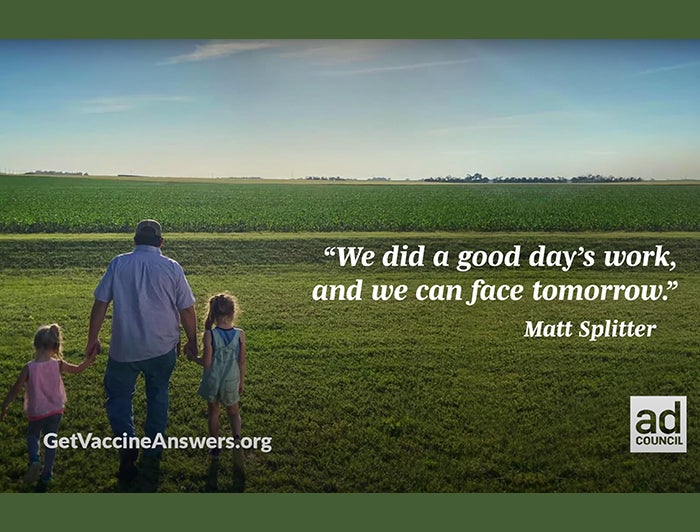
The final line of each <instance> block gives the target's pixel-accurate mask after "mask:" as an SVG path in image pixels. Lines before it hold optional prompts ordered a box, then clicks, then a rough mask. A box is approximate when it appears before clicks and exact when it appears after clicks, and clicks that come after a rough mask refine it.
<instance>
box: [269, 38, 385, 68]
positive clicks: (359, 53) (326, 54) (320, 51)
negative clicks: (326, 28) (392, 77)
mask: <svg viewBox="0 0 700 532" xmlns="http://www.w3.org/2000/svg"><path fill="white" fill-rule="evenodd" d="M288 42H289V44H290V45H291V48H292V50H291V51H287V52H283V53H281V54H280V57H292V58H302V59H308V60H310V61H311V63H312V64H315V65H322V66H328V65H341V64H347V63H357V62H360V61H370V60H372V59H376V57H377V56H378V55H379V54H380V53H381V52H382V51H384V50H386V49H388V48H389V47H391V46H393V45H395V44H396V41H390V40H359V39H357V40H356V39H349V40H337V41H325V40H318V41H314V40H311V41H288ZM295 48H298V49H295Z"/></svg>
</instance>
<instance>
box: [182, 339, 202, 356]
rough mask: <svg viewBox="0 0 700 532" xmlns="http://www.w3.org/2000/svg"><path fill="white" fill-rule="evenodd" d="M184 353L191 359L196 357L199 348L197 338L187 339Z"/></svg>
mask: <svg viewBox="0 0 700 532" xmlns="http://www.w3.org/2000/svg"><path fill="white" fill-rule="evenodd" d="M185 354H186V355H187V358H188V359H190V360H192V359H193V358H196V357H197V355H198V354H199V349H198V348H197V340H196V339H194V340H187V343H186V344H185Z"/></svg>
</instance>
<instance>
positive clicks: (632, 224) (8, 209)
mask: <svg viewBox="0 0 700 532" xmlns="http://www.w3.org/2000/svg"><path fill="white" fill-rule="evenodd" d="M0 190H1V191H2V195H0V233H42V232H48V233H57V232H58V233H60V232H67V233H82V232H89V233H101V232H130V231H131V230H132V228H133V225H134V223H135V221H138V220H139V219H142V218H145V217H153V218H157V219H158V220H159V221H161V222H162V223H163V226H164V228H165V230H166V231H168V232H176V231H179V232H183V231H184V232H190V231H191V232H246V231H274V232H280V231H282V232H290V231H291V232H299V231H313V232H321V231H430V232H432V231H453V232H454V231H488V232H494V231H508V232H514V231H517V232H521V231H697V230H699V229H700V210H699V209H698V208H697V206H698V204H700V186H699V185H698V184H693V183H692V182H688V183H684V184H673V185H668V184H657V183H655V184H653V186H652V185H651V184H649V186H645V185H629V184H611V185H600V184H595V185H586V184H572V183H568V184H561V185H560V184H509V185H495V184H484V185H447V184H442V185H428V184H425V183H412V184H408V183H388V184H387V183H382V184H377V183H361V182H357V183H332V184H328V183H314V182H307V181H290V182H272V183H270V182H264V181H260V180H257V181H256V180H251V181H239V180H202V181H201V182H193V180H185V181H178V180H175V179H94V178H68V177H44V176H41V177H40V176H0Z"/></svg>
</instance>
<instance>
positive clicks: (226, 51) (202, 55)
mask: <svg viewBox="0 0 700 532" xmlns="http://www.w3.org/2000/svg"><path fill="white" fill-rule="evenodd" d="M279 45H280V43H279V42H275V41H211V42H208V43H205V44H197V45H195V48H194V50H193V51H191V52H189V53H186V54H181V55H176V56H173V57H169V58H168V59H166V60H165V61H164V62H163V63H162V64H167V65H172V64H176V63H191V62H197V61H211V60H214V59H221V58H222V57H229V56H232V55H235V54H239V53H241V52H248V51H251V50H263V49H265V48H274V47H277V46H279Z"/></svg>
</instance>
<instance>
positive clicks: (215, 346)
mask: <svg viewBox="0 0 700 532" xmlns="http://www.w3.org/2000/svg"><path fill="white" fill-rule="evenodd" d="M208 307H209V308H208V313H207V317H206V320H205V322H204V329H205V330H204V335H203V343H204V349H203V354H202V356H201V357H190V360H193V361H194V362H197V363H198V364H200V365H201V366H203V367H204V371H203V372H202V379H201V381H200V383H199V389H198V390H197V393H198V394H199V395H200V396H202V397H203V398H204V399H205V400H206V401H207V414H208V425H209V435H210V436H213V437H215V438H217V439H218V438H219V429H220V424H219V414H220V411H221V405H223V406H224V407H225V408H226V415H227V416H228V420H229V423H230V424H231V432H232V433H233V438H234V449H240V439H241V414H240V407H239V402H240V396H241V394H242V393H243V383H244V381H245V333H244V332H243V330H242V329H239V328H237V327H234V326H233V322H234V319H235V316H236V310H237V308H236V307H237V305H236V300H235V298H234V297H233V296H232V295H231V294H229V293H228V292H223V293H220V294H216V295H215V296H212V297H211V298H209V303H208ZM220 452H221V448H220V447H218V448H216V449H212V451H211V453H210V454H211V457H212V458H214V459H215V458H218V456H219V454H220Z"/></svg>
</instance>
